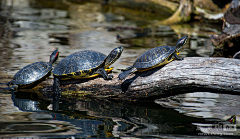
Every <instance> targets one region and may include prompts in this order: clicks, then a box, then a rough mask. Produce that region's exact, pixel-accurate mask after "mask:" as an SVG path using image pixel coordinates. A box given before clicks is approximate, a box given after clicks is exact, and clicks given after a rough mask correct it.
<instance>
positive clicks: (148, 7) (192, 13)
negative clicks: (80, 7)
mask: <svg viewBox="0 0 240 139" xmlns="http://www.w3.org/2000/svg"><path fill="white" fill-rule="evenodd" d="M230 2H231V0H218V1H214V0H148V1H143V0H125V1H122V0H114V1H110V2H109V4H110V5H114V6H120V7H126V8H129V9H135V10H139V11H140V10H143V11H147V12H151V13H155V14H156V15H158V14H159V11H161V12H163V10H164V11H165V12H167V13H173V14H172V16H170V17H169V18H167V19H166V20H163V21H159V22H157V23H156V25H159V24H167V25H168V24H175V23H182V22H187V21H189V20H190V19H197V20H207V21H208V22H209V21H210V22H217V23H218V22H219V21H220V20H221V18H222V17H223V15H224V13H225V12H226V11H227V9H228V7H229V5H230V4H229V3H230Z"/></svg>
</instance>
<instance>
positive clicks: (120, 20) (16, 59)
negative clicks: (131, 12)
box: [0, 0, 239, 138]
mask: <svg viewBox="0 0 240 139" xmlns="http://www.w3.org/2000/svg"><path fill="white" fill-rule="evenodd" d="M119 11H121V10H119V9H118V7H107V8H106V6H104V7H103V5H101V4H100V3H82V4H76V3H71V2H69V1H66V0H62V1H54V0H53V1H48V0H31V1H30V0H21V1H11V0H3V1H1V12H0V16H1V18H0V28H1V31H0V35H1V39H0V50H1V51H0V53H1V54H0V79H1V83H7V82H8V81H10V80H11V78H12V76H13V75H14V74H15V73H16V72H17V71H18V70H20V69H21V68H23V67H24V66H26V65H28V64H30V63H33V62H38V61H46V62H47V61H49V56H50V54H51V52H52V51H54V50H55V49H58V50H59V52H60V60H61V59H62V58H64V57H66V56H68V55H70V54H71V53H74V52H76V51H80V50H97V51H99V52H102V53H104V54H108V53H109V52H110V51H111V50H112V49H114V48H115V47H117V46H119V45H122V46H123V47H124V52H123V54H122V56H121V58H120V59H119V60H118V61H116V62H115V63H114V64H113V66H114V67H115V68H114V72H120V71H119V70H118V69H122V68H126V67H128V66H130V65H132V64H133V62H134V61H135V59H136V58H137V57H139V56H140V55H141V54H142V53H144V52H145V51H146V50H149V49H151V48H153V47H156V46H160V45H165V44H168V45H172V46H173V45H175V43H176V42H177V40H178V39H179V38H180V37H181V36H184V35H189V37H190V39H189V41H188V43H187V44H186V45H185V46H184V47H183V48H182V50H181V53H180V56H181V57H187V56H189V57H191V56H204V57H209V56H212V55H215V56H224V57H230V56H231V55H230V56H229V55H221V54H220V55H219V54H218V52H216V50H215V49H214V46H212V44H211V42H210V40H209V37H208V36H209V35H212V34H219V33H220V32H221V25H211V24H203V23H198V22H194V23H187V24H181V25H172V26H158V27H151V23H153V22H154V21H153V20H151V19H152V17H151V18H148V20H147V21H145V20H142V18H143V17H140V18H139V17H138V16H137V14H136V17H135V16H134V17H132V18H131V17H129V16H124V15H126V13H124V14H121V12H119ZM168 16H169V15H168V14H166V15H164V14H163V16H162V18H167V17H168ZM157 19H158V20H162V19H160V18H159V17H158V18H157ZM118 34H119V35H120V36H121V37H122V38H123V39H122V40H121V41H120V42H119V40H117V37H116V36H117V35H118ZM58 61H59V60H58ZM50 78H51V77H50ZM0 87H5V86H4V85H0ZM190 94H191V93H190ZM193 94H194V95H195V97H192V96H191V95H190V96H189V94H186V95H185V96H184V97H186V98H187V99H191V100H190V102H194V104H195V103H196V104H197V105H193V103H191V105H187V104H189V100H184V99H182V98H183V96H182V95H181V96H175V97H176V98H177V99H179V100H178V101H181V102H182V103H180V104H178V103H176V102H175V101H171V102H168V101H167V100H171V99H172V98H162V99H156V101H155V102H154V101H146V102H121V101H109V100H104V99H91V98H84V97H73V96H72V97H70V96H69V97H67V96H64V97H63V98H61V100H60V103H59V110H58V111H57V112H53V111H52V110H53V107H54V106H53V104H52V97H51V96H50V95H48V94H46V93H43V92H36V91H35V90H26V91H22V92H10V91H8V90H5V89H1V90H0V106H1V107H0V137H61V138H65V137H67V138H70V137H92V138H96V137H101V138H105V137H139V138H142V137H161V138H171V137H173V138H174V137H185V138H186V137H194V138H200V137H201V136H200V135H201V134H199V133H208V134H206V135H205V136H204V137H206V138H208V137H211V136H209V135H211V134H209V133H213V134H212V135H216V137H218V136H219V135H220V133H219V132H218V133H219V134H217V133H216V134H214V132H209V131H205V132H204V130H201V129H202V128H203V127H206V124H218V123H220V122H226V119H227V118H228V117H230V116H231V115H239V113H238V105H239V104H238V103H237V101H236V98H234V97H235V96H232V95H227V94H224V96H222V95H219V94H217V93H215V94H214V93H207V95H206V94H205V95H204V96H205V97H207V98H202V93H201V92H200V93H199V92H198V93H193ZM208 97H209V98H208ZM220 100H226V101H220ZM227 100H229V101H227ZM184 101H187V102H186V103H183V102H184ZM195 101H196V102H195ZM163 102H164V103H163ZM205 102H206V103H205ZM221 104H222V105H221ZM230 104H231V105H230ZM215 106H217V107H215ZM227 106H232V109H229V107H227ZM176 117H177V118H176ZM237 118H238V116H237ZM209 119H210V121H209ZM203 124H204V126H203ZM227 124H229V123H225V124H224V125H227ZM207 127H210V126H207ZM215 129H216V128H215ZM227 133H228V134H227ZM221 135H227V137H229V136H230V137H233V136H239V133H238V132H237V131H229V132H221Z"/></svg>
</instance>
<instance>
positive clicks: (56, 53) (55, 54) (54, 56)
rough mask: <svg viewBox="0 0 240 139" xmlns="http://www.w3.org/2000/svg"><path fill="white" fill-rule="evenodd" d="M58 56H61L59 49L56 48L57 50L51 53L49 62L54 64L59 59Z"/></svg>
mask: <svg viewBox="0 0 240 139" xmlns="http://www.w3.org/2000/svg"><path fill="white" fill-rule="evenodd" d="M58 57H59V52H58V50H57V49H56V50H55V51H53V52H52V54H51V55H50V60H49V63H51V64H53V63H54V62H56V61H57V59H58Z"/></svg>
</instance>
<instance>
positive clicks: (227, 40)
mask: <svg viewBox="0 0 240 139" xmlns="http://www.w3.org/2000/svg"><path fill="white" fill-rule="evenodd" d="M239 13H240V9H239V1H237V0H235V1H234V0H233V1H232V2H231V4H230V7H229V9H228V10H227V12H226V13H225V14H224V17H223V30H222V33H221V34H218V35H211V37H210V38H211V40H212V42H213V45H215V46H220V47H225V48H229V47H235V48H236V49H237V50H239V36H240V34H239V32H240V19H239Z"/></svg>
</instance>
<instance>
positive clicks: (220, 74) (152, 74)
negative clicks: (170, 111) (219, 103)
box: [42, 57, 240, 99]
mask: <svg viewBox="0 0 240 139" xmlns="http://www.w3.org/2000/svg"><path fill="white" fill-rule="evenodd" d="M113 75H114V77H115V79H113V80H110V81H105V80H104V79H103V78H95V79H91V80H73V81H67V82H65V83H64V82H62V83H61V85H62V86H61V88H62V89H63V90H65V91H63V95H66V94H67V95H79V94H80V95H81V96H87V95H88V96H92V97H112V98H118V99H119V98H120V99H126V98H130V99H141V98H148V97H149V98H151V97H156V96H161V95H164V96H168V95H173V94H174V95H175V94H180V93H186V92H193V91H209V92H230V93H239V92H240V60H238V59H232V58H207V57H186V58H185V59H184V60H182V61H178V60H175V61H173V62H171V63H169V64H167V65H165V66H163V67H160V68H155V69H152V70H149V71H146V72H143V73H136V74H133V75H131V76H129V77H128V78H127V79H126V80H125V81H119V80H118V79H117V76H118V73H113ZM47 82H48V89H50V91H51V84H52V82H53V81H52V80H47ZM44 84H45V88H46V82H45V83H44ZM66 90H67V91H66ZM69 90H71V91H69ZM79 90H81V91H79ZM42 91H43V89H42Z"/></svg>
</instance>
